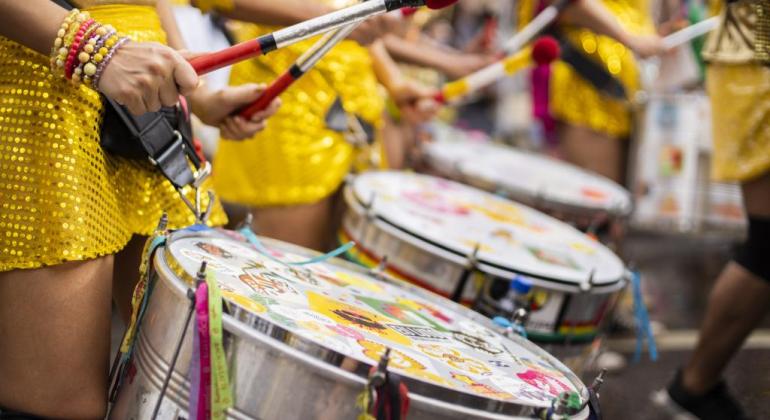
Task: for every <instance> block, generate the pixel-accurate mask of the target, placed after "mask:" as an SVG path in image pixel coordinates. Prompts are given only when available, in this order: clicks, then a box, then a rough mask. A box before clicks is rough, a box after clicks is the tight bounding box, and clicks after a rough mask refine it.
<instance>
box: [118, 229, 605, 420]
mask: <svg viewBox="0 0 770 420" xmlns="http://www.w3.org/2000/svg"><path fill="white" fill-rule="evenodd" d="M255 238H256V237H253V238H252V239H251V240H252V243H251V244H249V243H247V242H246V241H245V239H244V238H243V237H239V234H238V233H235V232H229V231H215V230H203V231H201V229H192V230H183V231H178V232H175V233H173V234H172V235H171V236H169V237H168V240H167V241H166V245H165V246H163V247H162V248H160V249H159V251H158V252H157V253H156V258H155V260H154V267H155V271H156V273H157V281H156V282H155V285H154V287H153V288H152V294H151V296H150V298H149V301H148V303H147V307H146V315H145V317H144V320H143V322H142V324H140V329H139V333H138V334H139V335H138V341H137V344H136V347H135V349H134V351H133V353H132V360H131V363H132V366H133V367H132V369H130V371H131V373H130V374H129V377H128V378H126V380H125V381H124V382H123V386H122V387H121V388H120V389H119V391H118V394H117V401H116V403H115V406H114V408H113V409H112V412H111V418H116V419H149V418H152V416H151V413H152V412H153V409H154V407H155V406H156V403H157V402H158V401H160V405H158V407H160V409H159V410H158V416H157V418H159V419H166V420H176V419H180V418H189V416H188V414H187V406H188V395H189V393H190V388H191V383H190V381H189V379H188V378H189V377H190V372H189V364H190V358H191V351H192V344H191V343H192V341H193V340H192V335H193V334H192V327H191V326H190V325H188V324H186V323H185V315H184V314H185V312H186V308H188V307H189V306H190V300H189V298H188V293H189V290H188V289H189V288H190V287H191V285H192V284H193V283H194V277H195V276H196V274H195V273H196V272H197V271H198V270H199V267H200V266H201V264H202V263H203V262H204V261H205V262H206V263H207V265H208V270H209V274H210V275H212V276H213V277H214V278H215V280H216V282H217V283H218V284H219V288H220V289H221V295H222V297H223V299H224V301H225V303H226V304H225V311H224V315H223V317H222V319H223V322H222V324H223V328H222V329H223V342H224V348H225V352H226V360H227V362H226V363H227V371H228V372H229V375H230V381H229V382H230V383H231V384H232V391H233V400H234V404H233V406H232V407H231V408H230V409H229V410H228V411H227V418H231V419H262V420H274V419H335V420H336V419H355V418H360V417H359V414H360V413H361V411H360V408H358V407H357V401H358V398H359V396H360V395H361V394H362V392H363V391H364V389H365V388H364V387H365V385H366V384H367V378H368V377H369V375H370V370H371V369H372V368H373V367H374V366H377V364H378V362H379V361H380V359H381V356H382V355H383V354H384V353H385V351H386V349H390V361H389V365H388V372H389V374H388V376H387V377H388V378H389V379H387V380H393V376H392V375H396V374H397V375H398V376H399V377H400V379H401V381H402V382H401V383H403V384H406V385H407V387H408V390H409V399H410V402H409V404H408V413H407V414H408V418H409V419H412V420H421V419H436V418H445V419H470V418H473V419H500V420H502V419H510V418H531V419H534V418H538V419H539V418H557V417H553V415H552V414H550V415H549V414H548V411H549V410H551V411H553V412H555V413H557V414H558V413H563V414H559V416H558V418H559V419H562V418H563V419H575V420H583V419H587V418H589V415H590V412H591V410H592V409H596V408H598V407H597V406H596V404H597V402H596V401H597V400H596V398H595V394H593V393H592V391H591V390H589V389H588V388H587V387H586V386H585V385H583V383H581V381H580V380H579V379H578V378H577V377H576V376H575V375H574V374H573V373H572V372H571V371H569V370H568V369H567V368H566V367H565V366H564V365H562V364H561V363H560V362H559V361H557V360H556V359H554V358H553V357H551V356H550V355H548V354H547V353H546V352H544V351H543V350H541V349H540V348H538V347H537V346H535V345H533V344H532V343H530V342H529V341H527V340H525V339H522V338H520V337H518V336H511V337H505V336H503V335H501V334H500V333H498V332H496V331H495V326H494V325H492V324H491V323H490V322H489V320H487V319H485V318H484V317H482V316H480V315H478V314H476V313H474V312H472V311H470V310H468V309H466V308H464V307H462V306H459V305H456V304H454V303H452V302H450V301H448V300H445V299H442V298H440V297H438V296H436V295H434V294H431V293H429V292H426V291H424V290H421V289H418V288H416V287H414V286H411V285H408V284H405V283H403V282H400V281H398V280H395V279H392V278H389V277H387V276H384V275H379V274H378V275H373V274H371V273H370V272H368V271H366V270H364V269H362V268H361V267H360V266H357V265H353V264H350V263H346V262H344V261H340V260H331V259H327V260H324V259H323V258H322V257H319V256H318V254H316V253H314V252H312V251H308V250H306V249H304V248H299V247H296V246H293V245H288V244H285V243H282V242H278V241H273V240H268V239H261V238H256V241H255ZM185 329H190V332H189V333H188V334H187V336H186V337H187V339H186V341H184V342H183V343H184V345H183V346H182V347H181V348H182V350H181V352H180V353H179V354H180V357H179V359H178V360H179V362H178V363H176V367H175V368H174V370H173V374H172V375H171V381H170V383H169V386H168V388H167V389H166V390H165V392H162V391H161V389H162V387H161V385H160V384H161V383H162V382H163V377H164V376H165V375H166V374H167V372H169V365H170V364H171V363H172V362H171V360H173V354H174V349H175V347H176V345H177V344H176V343H178V342H179V341H178V340H179V339H178V337H180V334H181V332H182V331H184V330H185ZM220 373H221V372H220ZM161 394H162V395H161ZM159 397H162V398H161V399H160V400H159ZM392 418H398V416H393V417H392Z"/></svg>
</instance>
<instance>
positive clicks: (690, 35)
mask: <svg viewBox="0 0 770 420" xmlns="http://www.w3.org/2000/svg"><path fill="white" fill-rule="evenodd" d="M717 26H719V17H718V16H714V17H711V18H708V19H706V20H702V21H700V22H698V23H696V24H693V25H690V26H688V27H686V28H684V29H682V30H679V31H676V32H674V33H672V34H670V35H668V36H666V37H665V38H663V47H664V48H665V49H666V50H667V51H668V50H672V49H674V48H676V47H678V46H680V45H684V44H686V43H688V42H690V41H692V40H693V39H695V38H698V37H699V36H703V35H706V34H707V33H709V32H711V31H713V30H714V29H716V28H717Z"/></svg>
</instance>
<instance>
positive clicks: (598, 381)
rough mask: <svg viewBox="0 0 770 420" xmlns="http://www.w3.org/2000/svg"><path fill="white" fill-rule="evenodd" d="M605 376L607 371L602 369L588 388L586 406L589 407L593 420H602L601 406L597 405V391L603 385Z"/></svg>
mask: <svg viewBox="0 0 770 420" xmlns="http://www.w3.org/2000/svg"><path fill="white" fill-rule="evenodd" d="M606 374H607V369H602V371H601V372H599V374H598V375H597V376H596V378H595V379H594V383H593V384H591V386H590V387H589V388H588V401H586V404H587V405H589V406H590V409H591V414H593V417H592V418H593V419H595V420H602V411H601V405H600V404H599V389H600V388H601V387H602V385H603V384H604V376H605V375H606Z"/></svg>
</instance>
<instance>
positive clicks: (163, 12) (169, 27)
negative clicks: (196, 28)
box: [156, 0, 187, 50]
mask: <svg viewBox="0 0 770 420" xmlns="http://www.w3.org/2000/svg"><path fill="white" fill-rule="evenodd" d="M156 8H157V10H158V16H160V24H161V26H163V30H164V31H165V32H166V43H167V44H168V46H169V47H171V48H173V49H175V50H184V49H187V46H186V45H185V44H184V38H183V37H182V33H181V32H180V31H179V26H177V24H176V18H175V17H174V11H173V10H172V9H171V5H170V4H169V2H168V0H158V3H157V6H156Z"/></svg>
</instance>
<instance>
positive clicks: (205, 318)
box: [188, 271, 233, 420]
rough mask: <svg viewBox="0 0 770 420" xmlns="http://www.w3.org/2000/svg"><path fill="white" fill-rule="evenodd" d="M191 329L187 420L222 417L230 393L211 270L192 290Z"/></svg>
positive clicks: (216, 286) (218, 298)
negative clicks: (188, 419)
mask: <svg viewBox="0 0 770 420" xmlns="http://www.w3.org/2000/svg"><path fill="white" fill-rule="evenodd" d="M193 331H194V335H193V350H192V357H191V358H190V400H189V411H188V412H189V413H190V420H209V419H211V420H224V419H225V417H226V412H227V409H228V408H229V407H231V406H232V405H233V396H232V391H231V389H230V379H229V377H228V371H227V359H226V357H225V349H224V345H223V342H222V294H221V291H220V290H219V284H218V283H217V280H216V278H215V277H214V274H213V273H212V272H211V271H209V272H207V273H206V281H205V282H200V284H198V285H197V287H196V290H195V322H194V323H193Z"/></svg>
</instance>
